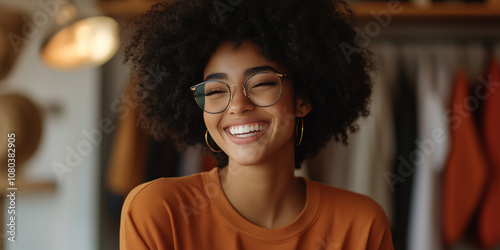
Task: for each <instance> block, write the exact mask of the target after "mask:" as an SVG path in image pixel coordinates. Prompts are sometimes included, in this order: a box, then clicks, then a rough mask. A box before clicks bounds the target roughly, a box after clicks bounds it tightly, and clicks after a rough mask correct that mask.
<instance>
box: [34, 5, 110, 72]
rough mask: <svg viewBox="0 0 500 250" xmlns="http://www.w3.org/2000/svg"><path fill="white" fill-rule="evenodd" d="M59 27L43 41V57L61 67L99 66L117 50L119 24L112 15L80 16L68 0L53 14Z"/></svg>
mask: <svg viewBox="0 0 500 250" xmlns="http://www.w3.org/2000/svg"><path fill="white" fill-rule="evenodd" d="M56 22H57V24H58V27H59V28H58V29H56V31H55V32H52V33H51V35H50V36H49V38H48V39H47V40H46V41H45V42H44V43H43V46H42V50H41V58H42V60H43V61H44V62H45V63H46V64H47V65H49V66H50V67H53V68H56V69H60V70H71V69H78V68H82V67H85V66H100V65H102V64H104V63H105V62H107V61H108V60H109V59H111V57H113V55H114V54H115V53H116V51H117V50H118V46H119V25H118V23H117V22H116V21H115V20H114V19H113V18H111V17H107V16H92V17H86V18H81V17H79V14H78V11H77V9H76V7H75V5H74V4H72V3H71V2H70V3H68V4H67V5H65V6H64V7H62V8H61V11H60V12H59V13H58V14H57V15H56Z"/></svg>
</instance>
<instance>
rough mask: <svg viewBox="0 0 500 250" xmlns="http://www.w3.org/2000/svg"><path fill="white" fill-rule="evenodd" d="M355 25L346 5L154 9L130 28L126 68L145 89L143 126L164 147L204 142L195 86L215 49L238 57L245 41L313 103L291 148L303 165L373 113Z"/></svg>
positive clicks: (292, 2)
mask: <svg viewBox="0 0 500 250" xmlns="http://www.w3.org/2000/svg"><path fill="white" fill-rule="evenodd" d="M354 25H355V19H354V18H353V14H352V11H351V10H350V9H349V7H348V6H347V4H346V3H345V2H344V1H342V0H272V1H271V0H239V1H236V0H229V1H227V2H226V1H223V0H215V1H214V0H177V1H168V2H163V3H158V4H156V5H154V6H153V7H152V8H151V10H149V11H148V12H147V13H145V14H143V15H142V16H140V17H139V18H138V19H136V20H135V21H134V22H133V23H131V26H132V27H131V28H130V29H129V30H128V31H129V33H128V38H127V39H125V61H126V62H129V63H131V72H132V76H133V77H136V78H137V79H138V82H139V83H138V86H137V87H138V88H137V91H138V93H137V94H138V98H137V101H138V105H139V107H140V112H141V118H140V123H141V124H142V126H143V127H145V128H146V129H147V130H149V132H150V133H151V134H152V135H153V136H154V137H155V138H156V139H158V140H162V139H165V138H166V137H167V136H168V137H170V138H172V139H174V140H175V141H176V143H177V145H178V146H179V147H180V149H182V148H184V147H185V146H187V145H195V144H198V143H200V144H202V145H205V141H204V133H205V130H206V127H205V126H203V125H202V124H204V120H203V113H202V112H203V111H202V110H201V109H200V108H199V107H198V106H197V105H196V103H195V101H194V99H193V95H192V92H191V90H190V89H189V87H190V86H192V85H195V84H197V83H199V82H202V81H203V70H204V67H205V65H206V63H207V62H208V60H209V58H210V56H211V55H212V53H213V52H214V51H215V49H216V48H217V47H218V46H220V45H221V44H222V43H224V42H228V41H229V42H232V43H233V46H234V49H235V50H237V49H238V46H239V45H241V43H242V42H244V41H249V42H251V43H253V44H255V45H257V46H258V47H259V49H260V52H261V54H262V55H263V56H264V57H265V58H266V59H267V60H269V61H273V62H277V63H279V64H282V65H284V66H285V67H286V68H288V69H289V71H290V72H291V73H292V75H293V76H294V79H295V81H294V86H295V90H296V93H297V94H298V95H301V96H306V97H307V98H308V100H310V102H311V104H312V105H313V108H312V111H311V112H310V113H309V114H308V115H307V116H306V117H305V118H304V124H305V126H304V138H303V141H302V144H301V145H300V146H298V147H296V150H295V157H296V158H295V161H296V167H297V168H298V167H300V163H301V162H302V161H303V160H304V159H306V158H308V157H311V156H314V155H315V154H317V153H318V152H319V150H320V149H321V148H322V147H324V145H325V144H326V143H327V142H328V141H329V140H331V138H332V136H333V137H334V138H335V140H336V141H339V140H341V141H342V142H343V143H344V144H346V143H347V138H348V133H349V132H355V131H356V130H357V129H358V127H357V125H356V120H357V119H358V117H360V116H367V115H368V113H369V112H368V103H369V96H370V94H371V81H370V77H369V73H370V71H371V70H372V69H373V63H372V55H371V52H370V51H369V50H368V49H366V48H364V47H359V46H356V45H357V44H358V43H357V33H356V31H355V29H354ZM346 48H350V49H351V51H347V52H349V53H346ZM352 48H355V49H352ZM353 51H354V52H355V53H354V52H353ZM216 156H217V158H218V159H219V164H220V165H219V167H223V166H225V165H226V164H227V156H226V155H225V154H224V153H223V152H222V153H219V154H216Z"/></svg>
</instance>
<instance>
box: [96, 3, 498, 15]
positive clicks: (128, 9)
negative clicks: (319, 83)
mask: <svg viewBox="0 0 500 250" xmlns="http://www.w3.org/2000/svg"><path fill="white" fill-rule="evenodd" d="M499 2H500V1H499V0H489V1H488V2H485V3H459V2H448V3H446V2H436V3H432V4H430V5H427V6H418V5H416V4H413V3H410V2H397V3H400V5H401V7H400V8H402V11H401V12H400V13H397V14H394V15H393V16H394V18H396V19H399V18H411V19H429V18H431V19H432V18H453V19H456V18H467V19H474V18H480V19H484V18H489V19H491V18H494V19H500V3H499ZM154 3H156V1H148V0H144V1H140V0H124V1H123V0H107V1H97V2H96V5H97V7H98V8H99V9H100V10H101V11H102V12H103V13H104V14H106V15H110V16H113V17H117V18H124V17H125V18H128V17H134V16H137V15H140V14H142V13H144V12H146V11H147V10H148V9H149V8H150V7H151V6H152V5H153V4H154ZM388 6H389V2H385V1H381V2H371V1H370V2H363V1H361V2H355V3H352V9H353V10H354V11H355V12H356V13H357V15H358V16H359V17H360V18H361V19H367V18H372V12H375V13H379V12H380V11H389V10H390V9H389V7H388Z"/></svg>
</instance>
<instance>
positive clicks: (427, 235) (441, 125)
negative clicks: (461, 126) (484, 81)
mask: <svg viewBox="0 0 500 250" xmlns="http://www.w3.org/2000/svg"><path fill="white" fill-rule="evenodd" d="M415 52H416V53H417V54H416V56H417V58H418V62H417V72H418V73H417V74H418V75H417V79H416V80H417V105H418V121H419V124H418V138H417V140H415V144H416V146H417V149H416V150H415V151H414V152H413V154H412V155H411V156H410V159H411V160H413V161H414V162H415V177H414V178H415V179H414V187H413V194H412V201H411V211H410V226H409V230H408V249H410V250H422V249H426V250H437V249H442V240H441V230H440V220H439V218H440V217H439V216H440V211H441V209H440V206H441V203H440V200H441V197H440V194H441V187H440V184H441V174H442V171H443V168H444V164H445V161H446V158H447V155H448V134H449V132H448V124H447V122H446V120H444V119H443V114H444V113H445V104H444V102H443V100H446V99H447V98H446V95H447V94H448V93H449V90H447V88H446V86H447V85H448V86H449V85H451V84H450V83H451V79H450V78H451V77H446V74H449V72H448V69H447V68H446V66H445V64H444V63H443V62H442V61H440V60H439V57H438V56H435V53H433V51H432V50H431V49H430V48H426V47H423V48H416V51H415ZM446 78H449V79H448V80H446ZM443 97H444V98H443ZM446 106H447V105H446Z"/></svg>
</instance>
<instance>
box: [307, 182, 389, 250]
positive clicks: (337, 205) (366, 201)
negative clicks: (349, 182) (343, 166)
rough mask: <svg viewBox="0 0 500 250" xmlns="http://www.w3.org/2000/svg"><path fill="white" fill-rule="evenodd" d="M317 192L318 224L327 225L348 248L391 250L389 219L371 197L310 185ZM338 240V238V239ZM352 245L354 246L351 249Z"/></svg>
mask: <svg viewBox="0 0 500 250" xmlns="http://www.w3.org/2000/svg"><path fill="white" fill-rule="evenodd" d="M310 183H311V184H310V185H311V186H314V187H316V188H317V189H318V190H319V196H318V197H320V198H319V199H320V204H321V205H320V209H319V210H320V213H319V214H320V215H319V217H320V220H319V221H321V224H330V227H332V228H334V229H335V230H333V231H334V232H337V236H338V234H339V232H343V233H340V235H341V236H342V237H344V238H345V239H355V240H354V241H352V242H350V241H349V242H347V241H346V242H347V243H346V244H347V245H349V246H351V247H348V248H349V249H394V247H393V246H392V236H391V228H390V225H389V220H388V219H387V216H386V215H385V212H384V210H383V209H382V207H381V206H380V205H379V204H378V203H377V202H375V201H374V200H373V199H372V198H370V197H368V196H365V195H362V194H358V193H354V192H351V191H348V190H344V189H340V188H335V187H331V186H328V185H325V184H322V183H318V182H310ZM339 237H340V236H339ZM353 246H356V247H353Z"/></svg>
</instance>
